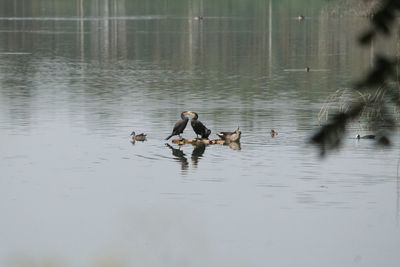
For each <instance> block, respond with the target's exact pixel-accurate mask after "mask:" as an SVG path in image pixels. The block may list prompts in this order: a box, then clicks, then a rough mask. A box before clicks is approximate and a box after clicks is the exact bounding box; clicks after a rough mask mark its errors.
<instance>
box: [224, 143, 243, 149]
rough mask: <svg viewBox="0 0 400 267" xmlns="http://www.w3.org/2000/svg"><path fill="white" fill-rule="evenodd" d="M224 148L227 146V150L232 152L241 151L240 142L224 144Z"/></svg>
mask: <svg viewBox="0 0 400 267" xmlns="http://www.w3.org/2000/svg"><path fill="white" fill-rule="evenodd" d="M224 145H225V146H229V148H231V149H233V150H241V149H242V147H241V146H240V142H229V143H225V144H224Z"/></svg>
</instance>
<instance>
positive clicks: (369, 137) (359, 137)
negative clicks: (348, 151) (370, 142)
mask: <svg viewBox="0 0 400 267" xmlns="http://www.w3.org/2000/svg"><path fill="white" fill-rule="evenodd" d="M375 137H376V135H374V134H367V135H363V136H361V135H359V134H357V135H356V138H357V139H375Z"/></svg>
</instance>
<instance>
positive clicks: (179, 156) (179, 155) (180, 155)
mask: <svg viewBox="0 0 400 267" xmlns="http://www.w3.org/2000/svg"><path fill="white" fill-rule="evenodd" d="M165 145H166V146H167V147H168V148H170V149H171V150H172V155H174V156H175V159H176V160H177V161H180V162H181V164H182V166H181V169H182V170H187V169H188V167H189V162H188V160H187V158H186V154H185V153H184V152H183V151H182V150H181V147H180V146H179V148H174V147H173V146H171V145H170V144H168V143H166V144H165Z"/></svg>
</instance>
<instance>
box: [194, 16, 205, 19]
mask: <svg viewBox="0 0 400 267" xmlns="http://www.w3.org/2000/svg"><path fill="white" fill-rule="evenodd" d="M193 19H194V20H202V19H203V16H195V17H193Z"/></svg>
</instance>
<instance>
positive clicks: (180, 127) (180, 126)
mask: <svg viewBox="0 0 400 267" xmlns="http://www.w3.org/2000/svg"><path fill="white" fill-rule="evenodd" d="M188 114H190V113H189V111H184V112H182V113H181V119H180V120H179V121H177V122H176V123H175V125H174V128H173V129H172V133H171V134H170V135H169V136H168V137H167V138H165V140H168V139H170V138H171V137H172V136H174V135H179V138H180V139H182V137H181V133H183V131H184V130H185V128H186V125H187V123H188V121H189V118H188V117H186V115H188Z"/></svg>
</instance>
